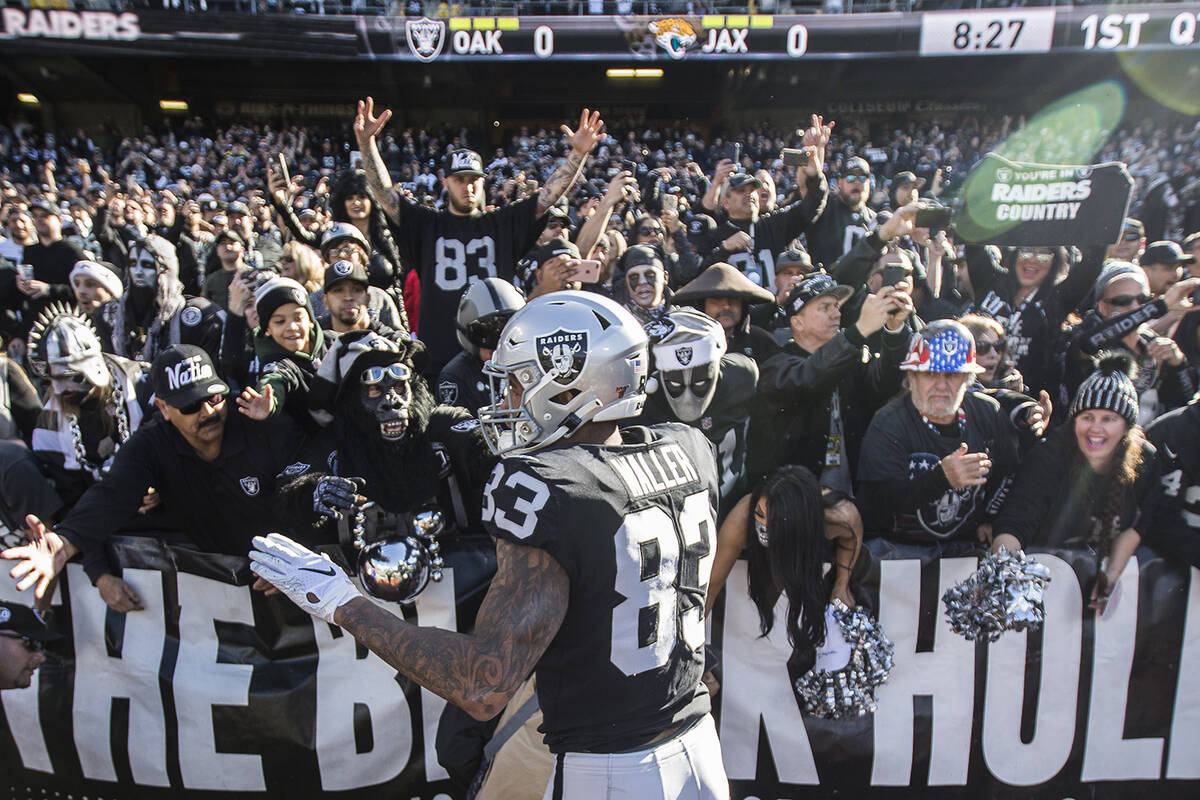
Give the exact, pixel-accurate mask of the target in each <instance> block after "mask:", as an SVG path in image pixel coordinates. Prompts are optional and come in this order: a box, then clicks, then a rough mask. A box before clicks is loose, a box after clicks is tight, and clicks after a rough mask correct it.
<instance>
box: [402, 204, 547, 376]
mask: <svg viewBox="0 0 1200 800" xmlns="http://www.w3.org/2000/svg"><path fill="white" fill-rule="evenodd" d="M399 207H400V222H399V226H398V228H399V229H398V230H397V231H396V245H397V247H398V248H399V249H400V257H401V259H402V260H403V261H404V263H405V264H407V265H409V266H410V267H411V268H412V269H416V270H417V271H418V273H419V274H420V276H421V329H420V335H421V341H423V342H424V343H425V346H426V348H427V349H428V352H429V364H428V367H427V369H426V370H425V372H426V373H427V374H430V375H436V374H437V373H438V372H440V371H441V369H442V367H444V366H446V363H447V362H448V361H449V360H450V359H451V358H453V357H454V355H455V353H457V352H458V351H459V350H460V349H461V348H460V347H459V345H458V340H457V338H456V337H455V335H454V319H455V314H456V313H457V312H458V301H459V299H460V298H461V297H462V293H463V290H465V289H466V288H467V286H469V285H470V284H472V283H475V282H476V281H478V280H482V279H483V278H503V279H504V280H506V281H509V282H512V283H515V282H516V281H515V278H516V267H517V259H519V258H520V257H522V256H523V255H525V253H527V252H529V249H530V248H531V247H533V244H534V242H535V241H536V240H537V237H538V234H539V233H541V229H542V227H543V226H544V224H545V217H544V216H543V217H541V218H540V223H541V224H539V218H538V217H535V216H534V214H535V213H536V212H537V197H536V196H535V197H528V198H526V199H524V200H520V201H518V202H516V203H513V204H511V205H507V206H504V207H503V208H499V209H497V210H495V211H491V212H488V213H486V214H482V215H480V216H477V217H459V216H455V215H454V214H449V213H446V212H440V211H435V210H433V209H431V208H425V207H424V206H418V205H416V204H415V203H410V202H407V201H405V200H401V201H400V203H399Z"/></svg>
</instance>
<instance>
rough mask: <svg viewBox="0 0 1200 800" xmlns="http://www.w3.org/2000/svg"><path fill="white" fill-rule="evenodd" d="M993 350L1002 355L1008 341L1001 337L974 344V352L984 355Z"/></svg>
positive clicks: (1006, 348)
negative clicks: (998, 339)
mask: <svg viewBox="0 0 1200 800" xmlns="http://www.w3.org/2000/svg"><path fill="white" fill-rule="evenodd" d="M993 350H995V351H996V353H997V354H999V355H1004V353H1005V351H1006V350H1008V342H1006V341H1004V340H1003V339H1001V340H1000V341H998V342H980V343H979V344H978V345H976V346H975V351H976V353H978V354H979V355H981V356H986V355H987V354H988V353H990V352H992V351H993Z"/></svg>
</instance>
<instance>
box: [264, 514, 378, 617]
mask: <svg viewBox="0 0 1200 800" xmlns="http://www.w3.org/2000/svg"><path fill="white" fill-rule="evenodd" d="M251 543H252V544H253V545H254V549H253V550H251V551H250V571H251V572H253V573H254V574H255V575H257V576H258V577H260V578H263V579H265V580H268V581H270V582H271V583H272V584H273V585H274V586H275V587H276V588H277V589H279V591H281V592H283V593H284V594H286V595H287V596H288V597H289V598H291V600H292V602H293V603H295V604H296V605H298V606H300V607H301V608H302V609H304V610H305V611H307V612H308V613H309V614H312V615H313V616H314V617H320V618H321V619H323V620H325V621H326V622H328V623H329V624H331V625H332V624H334V622H333V613H334V612H335V611H337V610H338V608H340V607H341V606H343V605H345V604H346V603H349V602H350V601H351V600H353V599H354V598H356V597H362V593H361V592H359V591H358V589H356V588H355V587H354V584H353V583H351V582H350V578H349V577H347V576H346V573H345V572H344V571H343V570H342V568H341V567H339V566H338V565H337V564H334V563H333V562H332V561H331V560H330V559H329V556H327V555H324V554H317V553H314V552H313V551H312V550H309V549H308V548H307V547H305V546H304V545H302V544H298V543H296V542H294V541H292V540H291V539H289V538H288V537H286V536H284V535H283V534H279V533H272V534H269V535H267V536H265V537H264V536H255V537H254V539H253V540H252V542H251Z"/></svg>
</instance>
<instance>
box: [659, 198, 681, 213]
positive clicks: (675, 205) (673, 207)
mask: <svg viewBox="0 0 1200 800" xmlns="http://www.w3.org/2000/svg"><path fill="white" fill-rule="evenodd" d="M662 210H663V211H674V212H676V213H678V212H679V195H677V194H664V195H663V196H662Z"/></svg>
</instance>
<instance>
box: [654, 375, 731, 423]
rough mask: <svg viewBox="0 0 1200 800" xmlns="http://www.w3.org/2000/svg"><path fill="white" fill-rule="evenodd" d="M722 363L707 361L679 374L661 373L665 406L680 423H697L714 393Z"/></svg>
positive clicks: (660, 380) (660, 379) (660, 378)
mask: <svg viewBox="0 0 1200 800" xmlns="http://www.w3.org/2000/svg"><path fill="white" fill-rule="evenodd" d="M720 369H721V362H720V361H710V362H709V363H707V364H697V365H696V366H693V367H687V368H685V369H679V370H663V371H662V372H661V373H660V374H659V382H660V383H661V384H662V387H663V391H664V393H665V395H666V400H667V405H669V406H670V407H671V410H672V411H673V412H675V416H676V417H678V418H679V420H680V422H695V421H696V420H698V419H700V417H701V416H702V415H703V414H704V412H705V411H706V410H707V409H708V406H709V404H710V403H712V399H713V396H714V395H716V393H717V373H718V372H720Z"/></svg>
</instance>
